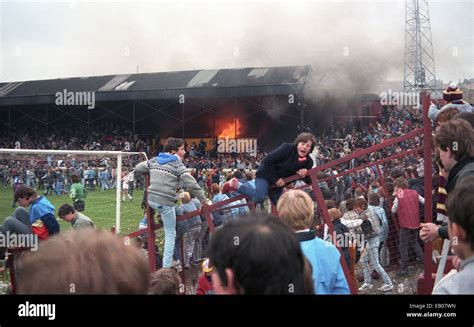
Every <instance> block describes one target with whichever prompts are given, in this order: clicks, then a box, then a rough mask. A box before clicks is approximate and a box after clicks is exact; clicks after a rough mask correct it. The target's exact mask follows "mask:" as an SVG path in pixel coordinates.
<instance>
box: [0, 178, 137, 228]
mask: <svg viewBox="0 0 474 327" xmlns="http://www.w3.org/2000/svg"><path fill="white" fill-rule="evenodd" d="M37 192H38V195H43V191H41V190H37ZM47 198H48V200H49V201H51V203H52V204H53V205H54V206H55V207H56V209H55V216H56V217H57V218H58V208H59V207H60V206H61V205H62V204H64V203H69V204H72V200H71V199H70V198H69V196H68V195H62V196H56V195H55V194H54V193H53V195H50V196H48V197H47ZM142 199H143V190H135V192H134V193H133V200H132V201H130V200H129V199H127V200H126V201H125V202H122V203H121V221H120V224H121V227H120V234H122V235H125V234H128V233H131V232H134V231H136V230H138V223H139V222H140V220H141V219H142V218H143V210H142V208H141V203H142ZM85 201H86V208H85V210H84V212H83V213H84V214H85V215H86V216H88V217H90V218H91V219H92V220H93V221H94V223H95V224H96V226H97V228H98V229H103V230H108V231H110V230H111V228H112V227H114V226H115V203H116V201H115V189H113V190H107V191H104V192H102V191H101V190H100V189H98V188H96V191H94V192H88V193H87V198H86V200H85ZM12 202H13V191H12V188H11V187H8V188H3V187H0V224H1V223H2V222H3V220H4V219H5V218H6V217H8V216H10V215H11V214H12V213H13V211H14V210H15V208H13V207H12ZM17 206H18V204H17ZM27 210H29V209H28V208H27ZM58 221H59V224H60V226H61V231H65V230H68V229H70V228H71V224H70V223H68V222H65V221H63V220H62V219H59V218H58Z"/></svg>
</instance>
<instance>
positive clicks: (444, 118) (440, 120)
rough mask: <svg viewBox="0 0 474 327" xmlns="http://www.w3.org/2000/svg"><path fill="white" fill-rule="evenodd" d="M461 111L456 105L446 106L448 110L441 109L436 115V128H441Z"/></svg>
mask: <svg viewBox="0 0 474 327" xmlns="http://www.w3.org/2000/svg"><path fill="white" fill-rule="evenodd" d="M460 112H461V111H460V110H459V109H458V108H456V107H449V108H446V110H443V111H441V112H440V113H439V114H438V116H437V117H436V130H438V129H439V128H441V126H443V125H444V124H446V123H447V122H448V121H450V120H451V119H453V117H454V116H456V115H457V114H458V113H460Z"/></svg>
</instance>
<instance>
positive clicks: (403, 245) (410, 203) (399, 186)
mask: <svg viewBox="0 0 474 327" xmlns="http://www.w3.org/2000/svg"><path fill="white" fill-rule="evenodd" d="M394 195H395V200H394V201H393V206H392V213H397V215H398V221H399V223H400V233H399V243H398V246H399V250H400V258H401V262H400V270H399V272H398V274H397V275H398V276H399V277H406V276H407V275H408V271H407V263H408V249H409V248H412V249H413V250H414V251H415V254H416V256H417V257H418V260H419V261H420V262H422V261H423V250H422V249H421V247H420V244H418V239H419V237H418V229H419V226H420V207H419V205H418V203H421V204H424V203H425V199H424V198H423V197H422V196H420V195H419V194H418V192H417V191H415V190H410V189H408V180H407V179H406V178H405V177H399V178H397V179H396V180H395V190H394Z"/></svg>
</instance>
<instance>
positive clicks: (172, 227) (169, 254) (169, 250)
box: [148, 201, 176, 268]
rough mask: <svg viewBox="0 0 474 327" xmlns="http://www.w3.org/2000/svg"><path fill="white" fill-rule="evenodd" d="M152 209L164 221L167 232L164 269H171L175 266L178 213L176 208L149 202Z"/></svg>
mask: <svg viewBox="0 0 474 327" xmlns="http://www.w3.org/2000/svg"><path fill="white" fill-rule="evenodd" d="M148 204H149V205H150V207H152V208H153V209H155V210H156V211H158V213H159V214H160V215H161V220H162V221H163V229H164V231H165V248H164V250H163V268H171V266H172V265H173V251H174V243H175V240H176V211H175V206H165V205H162V204H159V203H155V202H150V201H148Z"/></svg>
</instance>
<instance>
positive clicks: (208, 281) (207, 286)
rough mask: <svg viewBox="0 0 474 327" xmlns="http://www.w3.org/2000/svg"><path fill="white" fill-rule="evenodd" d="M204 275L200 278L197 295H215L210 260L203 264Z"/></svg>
mask: <svg viewBox="0 0 474 327" xmlns="http://www.w3.org/2000/svg"><path fill="white" fill-rule="evenodd" d="M202 272H203V274H202V275H201V277H199V280H198V286H197V290H196V295H211V294H215V292H214V287H213V286H212V275H211V273H212V267H209V259H206V260H204V262H203V263H202Z"/></svg>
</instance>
